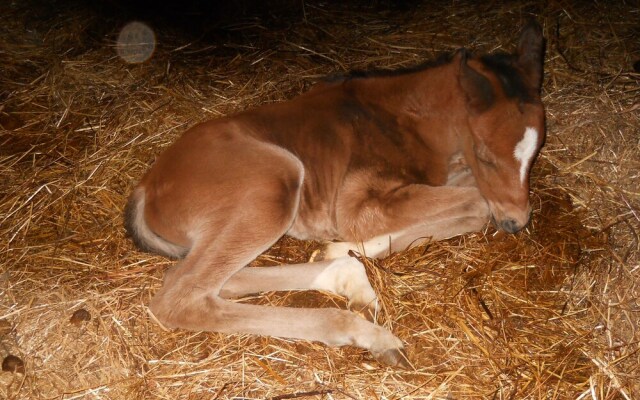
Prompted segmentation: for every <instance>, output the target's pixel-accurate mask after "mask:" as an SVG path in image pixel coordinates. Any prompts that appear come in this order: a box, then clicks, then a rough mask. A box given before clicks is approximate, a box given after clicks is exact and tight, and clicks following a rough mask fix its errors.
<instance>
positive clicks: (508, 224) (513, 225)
mask: <svg viewBox="0 0 640 400" xmlns="http://www.w3.org/2000/svg"><path fill="white" fill-rule="evenodd" d="M491 223H492V224H493V226H495V227H496V229H502V230H503V231H505V232H507V233H518V232H520V231H521V230H522V228H524V227H525V226H527V224H528V223H529V219H528V218H527V220H526V221H524V223H521V222H518V221H516V220H515V219H513V218H505V219H502V220H500V221H498V220H497V219H496V217H495V216H493V215H492V216H491Z"/></svg>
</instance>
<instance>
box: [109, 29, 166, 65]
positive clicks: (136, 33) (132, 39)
mask: <svg viewBox="0 0 640 400" xmlns="http://www.w3.org/2000/svg"><path fill="white" fill-rule="evenodd" d="M155 49H156V35H155V33H154V32H153V29H151V28H150V27H149V26H148V25H147V24H145V23H142V22H138V21H133V22H129V23H128V24H126V25H125V26H124V27H123V28H122V30H121V31H120V34H119V35H118V42H117V44H116V51H117V52H118V56H120V58H122V59H123V60H124V61H126V62H128V63H131V64H139V63H143V62H145V61H147V60H148V59H150V58H151V56H152V55H153V52H154V50H155Z"/></svg>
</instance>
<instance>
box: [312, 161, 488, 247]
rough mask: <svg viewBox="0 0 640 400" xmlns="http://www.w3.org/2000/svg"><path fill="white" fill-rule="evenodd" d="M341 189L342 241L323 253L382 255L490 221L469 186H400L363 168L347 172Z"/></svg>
mask: <svg viewBox="0 0 640 400" xmlns="http://www.w3.org/2000/svg"><path fill="white" fill-rule="evenodd" d="M363 174H364V176H363ZM367 174H368V176H367ZM342 190H343V193H341V195H340V196H339V199H338V231H339V232H340V234H341V236H342V237H343V238H344V239H346V240H347V241H344V242H335V243H330V244H329V245H328V246H327V248H326V249H325V254H324V258H325V259H332V258H337V257H342V256H344V255H345V254H348V252H349V251H350V250H354V251H359V252H364V255H366V256H368V257H384V256H386V255H388V254H389V252H394V251H401V250H404V249H406V248H408V247H411V246H415V245H418V244H420V243H421V242H423V241H424V240H441V239H447V238H450V237H453V236H457V235H461V234H464V233H467V232H473V231H479V230H481V229H482V228H483V227H484V226H485V225H486V224H487V222H488V221H489V215H490V214H489V207H488V205H487V203H486V201H485V200H484V198H483V197H482V195H481V194H480V191H479V190H478V189H477V188H476V187H474V186H427V185H417V184H411V185H404V186H403V185H401V184H399V183H398V182H396V181H393V180H387V179H381V178H378V177H376V176H375V175H373V174H369V173H367V172H362V173H358V175H357V176H352V177H348V178H347V180H346V183H345V185H344V188H343V189H342Z"/></svg>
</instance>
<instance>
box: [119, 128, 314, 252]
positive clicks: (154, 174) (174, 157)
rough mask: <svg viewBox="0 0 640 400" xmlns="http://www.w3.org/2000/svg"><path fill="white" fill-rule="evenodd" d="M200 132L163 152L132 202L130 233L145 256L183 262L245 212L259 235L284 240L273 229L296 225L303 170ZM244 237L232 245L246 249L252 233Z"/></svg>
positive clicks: (276, 152) (268, 149)
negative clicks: (147, 252) (266, 232)
mask: <svg viewBox="0 0 640 400" xmlns="http://www.w3.org/2000/svg"><path fill="white" fill-rule="evenodd" d="M203 127H206V129H202V130H199V129H198V127H196V128H195V129H194V130H192V131H190V132H189V133H188V134H186V135H183V136H182V137H181V138H180V139H179V140H178V141H177V142H176V143H175V144H174V145H172V146H171V147H170V148H168V149H167V151H166V152H165V153H164V154H162V156H161V157H159V158H158V160H157V161H156V163H155V164H154V168H151V169H150V171H149V172H148V173H147V175H145V176H144V178H143V179H142V181H141V182H140V184H139V186H138V187H137V188H136V190H135V191H134V192H133V194H132V195H131V197H130V199H129V203H128V206H127V213H126V216H127V217H126V221H127V222H126V226H127V230H128V232H129V234H130V235H131V236H132V238H133V239H134V241H135V242H136V244H138V245H139V246H140V247H142V248H143V249H147V250H150V251H153V252H157V253H160V254H163V255H167V256H170V257H173V258H182V257H183V256H184V255H186V253H187V252H188V250H189V249H190V248H191V247H192V246H193V245H194V243H195V242H197V241H198V240H199V239H200V238H201V237H202V236H206V235H209V233H211V232H219V233H220V234H224V230H225V227H226V226H228V225H229V224H231V223H233V222H234V221H237V220H238V218H239V216H240V215H244V214H247V209H251V211H252V213H253V214H255V218H256V220H255V221H253V224H255V226H256V227H261V228H262V229H266V230H269V229H274V230H277V231H279V233H277V234H276V235H277V237H276V239H277V238H278V237H280V236H281V235H282V234H284V232H283V231H280V230H281V228H278V227H276V226H272V225H273V221H274V220H275V221H282V222H281V223H282V224H284V225H286V227H287V228H288V227H289V226H290V225H291V223H292V221H293V219H294V216H295V214H296V211H297V208H298V203H299V198H300V193H299V192H300V188H301V185H302V182H303V179H304V168H303V166H302V164H301V162H300V161H299V160H298V159H297V158H296V157H295V156H294V155H293V154H291V153H290V152H289V151H287V150H285V149H283V148H281V147H278V146H275V145H273V144H270V143H266V142H263V141H260V140H258V139H256V138H253V137H250V136H248V135H243V134H238V133H237V132H236V133H233V132H232V131H229V132H226V131H225V130H224V125H222V128H223V129H221V130H218V129H211V127H208V126H206V125H205V126H203ZM261 216H264V218H267V217H266V216H268V219H269V221H262V220H261ZM277 225H280V224H277ZM285 230H286V229H285ZM246 234H247V237H238V238H236V239H237V242H238V243H241V242H245V241H247V240H249V241H250V237H251V232H250V231H248V232H246ZM273 241H274V242H275V239H274V240H273Z"/></svg>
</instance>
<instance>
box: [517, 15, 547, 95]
mask: <svg viewBox="0 0 640 400" xmlns="http://www.w3.org/2000/svg"><path fill="white" fill-rule="evenodd" d="M517 55H518V61H517V63H518V66H519V67H520V68H521V69H522V71H524V74H525V79H526V81H527V83H528V84H529V86H530V87H532V88H536V89H538V90H539V89H540V86H541V85H542V61H543V55H544V37H543V36H542V28H541V27H540V25H539V24H538V23H537V22H536V21H535V20H533V19H531V20H529V22H527V24H526V25H525V26H524V28H522V32H520V40H519V41H518V54H517Z"/></svg>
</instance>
